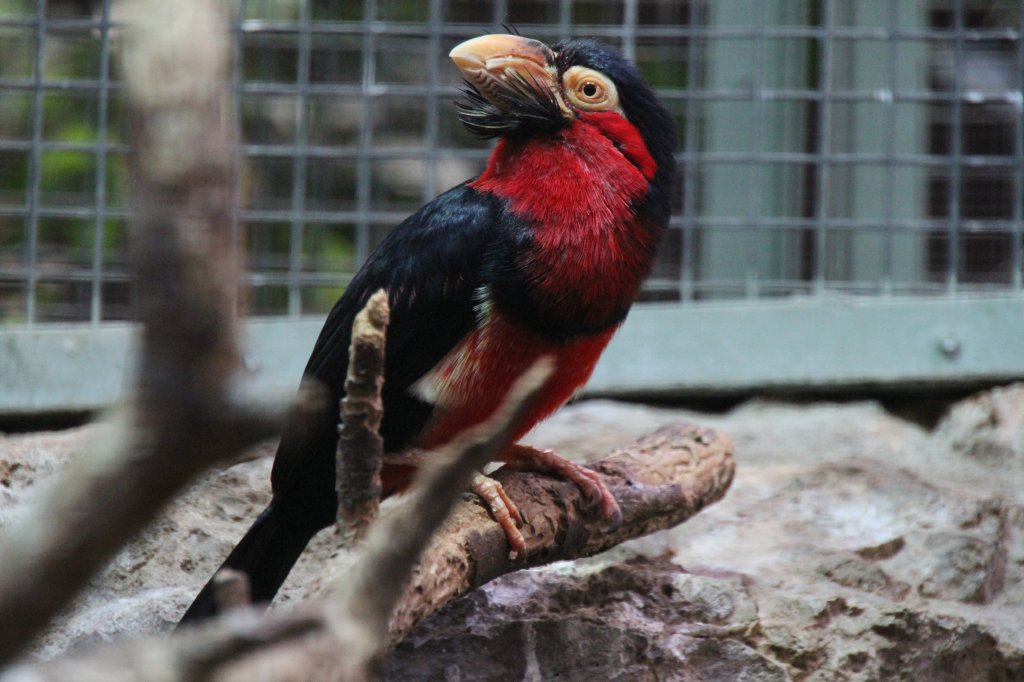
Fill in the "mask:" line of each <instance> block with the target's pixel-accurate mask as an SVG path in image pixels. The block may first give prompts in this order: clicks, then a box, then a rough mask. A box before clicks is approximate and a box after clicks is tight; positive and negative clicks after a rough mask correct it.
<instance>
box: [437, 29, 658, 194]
mask: <svg viewBox="0 0 1024 682" xmlns="http://www.w3.org/2000/svg"><path fill="white" fill-rule="evenodd" d="M449 56H450V57H451V58H452V60H453V61H454V62H455V64H456V66H458V68H459V70H460V71H461V72H462V76H463V78H464V79H465V81H466V83H467V85H468V86H469V87H467V88H466V89H465V90H464V95H465V97H464V99H463V100H462V101H460V102H458V103H457V104H456V106H457V108H458V113H459V119H460V120H461V121H462V123H463V124H464V125H465V126H466V127H467V128H468V129H469V130H470V131H471V132H472V133H473V134H475V135H477V136H479V137H483V138H492V137H502V138H509V139H515V138H522V137H534V136H537V135H544V134H548V135H552V134H557V133H558V132H559V131H561V130H564V129H565V128H568V127H571V126H573V125H575V124H577V123H578V122H582V123H584V124H588V125H591V126H593V127H594V128H595V129H597V130H599V131H600V132H601V133H602V134H604V135H605V136H606V137H608V138H610V139H611V141H612V142H613V143H614V144H615V146H616V147H617V148H618V149H619V150H620V151H621V152H622V153H623V154H624V155H626V156H627V157H630V158H631V159H632V160H634V161H635V162H636V163H637V165H638V166H643V167H641V170H642V171H643V172H644V175H645V176H647V178H648V180H650V181H652V184H653V185H654V186H655V187H658V188H659V189H661V190H662V191H663V192H664V193H665V194H667V192H668V186H669V185H670V184H671V182H672V177H673V174H674V165H675V164H674V161H673V156H672V155H673V152H674V150H675V127H674V124H673V122H672V119H671V117H670V116H669V114H668V112H667V111H666V110H665V109H664V107H662V105H661V104H660V103H659V102H658V100H657V98H656V97H655V95H654V92H653V91H652V90H651V88H650V86H649V85H648V84H647V83H646V82H645V81H644V79H643V77H642V76H641V75H640V73H639V72H638V71H637V69H636V67H634V66H633V65H632V64H631V63H630V62H629V61H628V60H627V59H626V58H625V57H623V56H622V54H620V53H619V52H618V51H617V50H615V49H614V48H612V47H609V46H607V45H604V44H602V43H599V42H597V41H595V40H587V39H573V40H566V41H562V42H560V43H557V44H555V45H553V46H551V47H548V46H547V45H545V44H544V43H542V42H540V41H537V40H531V39H529V38H524V37H522V36H518V35H504V34H495V35H485V36H480V37H478V38H473V39H471V40H467V41H465V42H463V43H460V44H459V45H457V46H456V47H455V48H454V49H453V50H452V51H451V53H450V54H449ZM638 143H641V144H642V145H643V146H644V149H643V150H638V149H636V147H637V144H638ZM642 152H645V153H642ZM651 162H653V164H652V163H651ZM658 203H662V202H658ZM666 203H667V200H666ZM666 208H667V205H666Z"/></svg>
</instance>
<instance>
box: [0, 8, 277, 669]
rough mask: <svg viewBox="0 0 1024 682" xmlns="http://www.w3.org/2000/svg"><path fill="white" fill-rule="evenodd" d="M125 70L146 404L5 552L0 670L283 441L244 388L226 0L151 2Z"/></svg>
mask: <svg viewBox="0 0 1024 682" xmlns="http://www.w3.org/2000/svg"><path fill="white" fill-rule="evenodd" d="M127 9H130V10H133V11H132V14H131V15H130V16H129V17H127V19H128V24H129V28H128V30H127V31H126V32H125V48H124V51H125V53H124V56H123V59H122V63H123V65H124V72H125V84H126V91H127V94H128V103H129V113H130V120H131V125H130V130H129V137H130V138H131V140H132V142H133V153H132V155H131V161H130V163H131V172H130V173H129V176H130V177H131V178H132V179H133V181H134V183H133V188H132V189H133V199H134V208H135V213H134V216H133V224H132V227H133V230H132V269H133V275H134V277H133V283H134V285H135V286H136V288H137V291H138V300H139V314H140V317H141V319H142V323H143V324H142V344H141V357H140V359H139V362H138V363H137V364H138V367H139V374H138V376H137V378H136V387H135V391H134V396H133V399H132V402H131V404H130V406H129V407H128V408H125V409H123V410H122V412H121V413H120V415H119V416H118V417H117V418H116V419H115V420H114V421H113V423H112V424H111V425H110V426H109V428H107V429H106V430H105V431H104V438H103V439H100V440H99V441H98V442H95V443H93V444H92V446H91V447H90V448H89V450H88V451H87V452H83V453H81V454H80V456H78V457H76V458H75V460H74V461H73V462H72V463H71V465H70V466H69V467H68V469H67V470H66V471H65V472H64V474H63V475H62V476H61V478H60V479H59V480H58V481H57V482H56V484H55V485H54V486H53V488H52V489H51V490H49V491H46V492H45V493H42V494H40V495H38V496H37V498H36V500H35V502H34V504H32V505H31V506H30V507H29V509H27V510H26V514H25V516H24V517H22V519H23V520H21V521H20V522H19V523H16V524H12V525H11V526H10V527H8V528H5V529H4V532H3V536H2V537H0V556H2V557H3V560H2V561H0V664H3V663H4V662H5V661H7V660H9V659H10V658H11V657H12V656H14V655H15V654H17V653H18V651H20V650H21V649H22V648H23V647H24V646H25V645H26V644H27V643H28V642H29V641H31V639H32V637H33V636H35V634H36V633H38V632H39V630H40V629H42V628H43V627H44V626H45V625H46V624H47V623H48V622H49V621H50V619H51V618H52V617H53V616H54V615H56V614H57V613H58V612H59V611H60V610H61V609H62V608H63V607H64V606H65V605H66V604H67V603H68V602H69V601H70V600H71V599H72V597H73V596H74V595H75V593H76V592H77V591H78V590H79V589H80V588H81V587H82V586H83V585H84V584H85V583H86V581H88V580H89V578H90V577H91V576H92V575H93V574H94V573H95V572H96V571H97V570H98V569H99V568H101V567H102V566H103V565H104V564H105V563H106V562H107V561H108V560H109V559H110V557H112V556H113V555H114V553H115V552H116V551H117V550H118V549H120V548H121V546H122V545H123V544H124V542H125V541H126V540H127V539H128V538H130V537H132V536H133V535H134V534H136V533H137V532H138V531H139V530H140V529H141V528H143V526H145V524H146V523H147V522H148V521H149V520H150V519H151V518H152V517H153V516H154V515H155V514H156V513H157V512H158V511H159V510H160V508H161V507H162V506H163V504H164V503H165V502H166V501H167V500H168V499H169V498H170V497H172V496H173V495H174V493H176V492H177V491H178V490H179V489H180V488H181V487H183V486H184V485H185V484H186V483H187V482H188V481H189V480H190V479H191V478H192V477H193V476H194V475H195V474H196V473H198V472H199V471H201V470H202V469H204V468H206V467H208V466H210V465H211V464H213V463H215V462H217V461H219V460H222V459H226V458H230V457H232V456H234V454H236V453H237V452H239V451H240V450H241V449H243V448H244V447H247V446H248V445H251V444H254V443H256V442H258V441H260V440H263V439H264V438H267V437H269V436H271V435H273V434H274V433H276V432H277V431H278V430H279V428H280V426H281V425H283V422H284V415H283V412H282V410H281V409H280V406H279V405H278V406H277V407H276V408H275V409H273V410H268V409H267V407H266V405H263V406H260V405H256V404H249V403H248V402H247V401H244V400H242V399H241V398H240V396H239V391H238V390H237V386H236V385H235V383H234V381H233V380H234V379H235V374H236V371H237V368H238V367H239V364H240V363H239V356H238V351H237V346H236V333H235V324H234V303H235V294H236V290H237V282H238V278H237V269H236V264H235V260H236V259H235V254H234V252H233V251H232V245H231V237H230V225H231V219H230V211H231V206H232V201H231V193H232V188H233V183H232V171H231V163H232V152H231V149H232V145H233V144H234V140H233V139H232V137H231V132H230V126H229V125H228V122H229V121H230V117H229V116H227V115H226V114H225V112H226V111H230V87H229V82H230V81H229V78H228V75H229V74H230V69H229V63H230V62H229V56H230V45H229V35H230V34H229V32H228V30H227V27H228V24H227V21H226V17H225V16H224V15H223V11H222V4H221V3H218V2H215V1H214V0H181V2H174V3H166V2H162V1H159V0H139V1H138V2H136V3H134V4H132V5H131V6H129V7H128V8H127Z"/></svg>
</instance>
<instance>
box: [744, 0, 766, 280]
mask: <svg viewBox="0 0 1024 682" xmlns="http://www.w3.org/2000/svg"><path fill="white" fill-rule="evenodd" d="M755 11H756V13H757V14H756V15H755V19H754V32H755V34H756V38H755V41H756V42H755V57H754V62H755V64H754V67H753V68H754V82H753V85H752V95H751V97H752V99H753V100H754V105H753V107H752V108H751V120H750V126H751V129H752V131H753V133H752V135H751V138H752V147H753V154H752V156H753V160H752V165H751V178H750V188H751V190H750V196H748V197H747V202H748V204H747V220H748V221H749V223H750V227H751V231H750V238H749V239H747V241H746V244H745V253H744V262H745V264H746V268H745V273H744V284H743V289H744V296H745V297H746V298H748V299H754V298H757V296H758V294H759V285H760V277H759V270H760V268H759V264H758V258H759V257H760V254H761V250H762V244H763V242H764V235H763V234H762V233H761V230H760V229H759V228H760V225H761V203H762V201H761V192H762V190H763V187H762V184H763V182H764V163H763V162H762V160H763V158H764V157H763V153H764V110H765V96H764V92H765V89H766V88H765V69H767V68H768V66H767V61H768V59H767V55H768V39H767V37H766V29H767V26H768V4H767V0H759V1H758V3H757V8H756V10H755Z"/></svg>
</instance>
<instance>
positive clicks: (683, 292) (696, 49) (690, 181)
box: [679, 3, 705, 303]
mask: <svg viewBox="0 0 1024 682" xmlns="http://www.w3.org/2000/svg"><path fill="white" fill-rule="evenodd" d="M702 11H703V9H702V6H701V5H700V4H699V3H691V4H690V15H689V17H690V22H691V23H692V22H694V21H696V22H698V23H700V24H704V23H705V21H704V16H703V14H701V15H700V17H699V18H698V19H695V17H696V16H698V13H699V12H702ZM700 64H701V62H700V41H699V40H698V39H697V38H695V37H692V36H691V37H689V38H687V39H686V91H687V92H688V93H691V94H693V93H695V92H696V91H697V89H698V87H699V83H700V81H701V80H702V78H701V76H700V72H699V68H700ZM685 106H686V109H685V116H686V123H685V125H686V135H685V138H684V141H683V154H684V155H685V156H686V157H688V159H689V160H688V161H684V162H683V163H682V169H683V215H682V217H683V218H684V219H686V218H697V210H698V206H697V174H698V172H699V170H698V169H699V161H698V160H697V157H698V155H699V152H700V149H699V147H700V138H699V137H698V126H699V125H700V123H699V122H700V115H701V111H702V109H701V107H700V104H699V102H698V100H697V98H696V97H688V98H687V99H686V105H685ZM680 229H681V230H682V239H680V248H681V249H682V253H681V254H680V281H679V298H680V300H681V301H682V302H684V303H685V302H690V301H693V298H694V296H693V292H694V289H693V283H694V281H695V280H696V277H697V272H696V269H697V268H696V264H697V254H696V250H697V234H696V230H695V229H694V226H693V224H692V223H684V224H683V225H682V226H681V228H680Z"/></svg>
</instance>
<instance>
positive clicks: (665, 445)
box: [0, 424, 735, 682]
mask: <svg viewBox="0 0 1024 682" xmlns="http://www.w3.org/2000/svg"><path fill="white" fill-rule="evenodd" d="M593 468H595V469H596V470H598V471H600V472H601V473H603V474H605V475H606V476H607V477H608V479H609V483H610V484H611V486H612V491H613V492H614V493H615V495H616V497H617V498H618V500H619V504H620V506H621V508H622V513H623V522H622V525H621V526H620V527H619V529H618V530H616V531H614V532H610V533H609V532H606V531H605V530H604V529H603V528H602V524H603V521H602V520H600V519H597V518H595V517H594V516H593V515H592V514H591V513H589V512H588V511H587V510H585V509H584V508H583V499H582V496H581V495H580V493H579V491H578V490H577V489H576V487H575V486H573V485H571V484H568V483H564V482H561V481H557V480H554V479H551V478H547V477H545V476H540V475H536V474H527V473H518V472H505V473H503V472H501V471H499V472H497V474H496V477H497V478H499V479H500V480H501V481H502V484H503V485H504V486H505V489H506V490H507V491H508V492H509V494H510V495H511V496H512V497H513V499H515V500H516V502H517V504H518V505H519V508H520V511H521V512H522V514H523V516H524V518H525V519H526V521H527V524H526V525H525V526H524V528H523V536H524V537H525V539H526V542H527V549H528V556H527V558H526V560H525V561H524V562H521V563H516V562H512V561H510V560H509V558H508V547H507V546H506V544H505V539H504V533H503V531H502V530H501V529H500V527H499V526H498V525H497V524H496V523H495V522H494V521H493V520H492V519H491V518H490V516H489V515H488V513H487V512H486V511H485V510H484V508H483V507H482V506H481V505H480V504H479V503H478V502H477V501H476V500H475V498H474V499H464V500H463V501H461V502H459V503H458V504H456V505H455V508H454V509H453V511H452V513H451V514H450V515H449V516H448V518H447V519H446V520H445V521H444V522H443V523H442V524H441V527H440V528H439V529H438V531H437V532H436V533H435V534H434V536H433V538H432V539H431V540H430V543H429V545H428V547H427V548H426V550H425V551H424V553H423V554H422V556H421V558H420V560H419V563H418V564H417V566H416V568H415V570H414V571H413V574H412V577H411V579H410V582H409V584H408V585H407V587H406V589H405V591H404V592H403V593H402V596H401V597H400V599H399V602H398V605H397V607H396V609H395V610H394V612H393V614H392V616H391V619H390V622H389V625H388V628H389V635H388V636H389V639H390V641H392V642H395V641H398V640H400V639H401V637H403V636H404V635H405V634H406V633H407V632H408V631H409V630H410V629H411V628H412V627H413V626H414V625H415V624H416V623H418V622H420V621H421V620H422V619H423V618H426V617H427V616H429V615H430V614H431V613H433V612H434V611H436V610H437V609H439V608H441V607H442V606H444V605H445V604H446V603H448V602H450V601H451V600H452V599H455V598H456V597H458V596H460V595H463V594H465V593H466V592H468V591H469V590H471V589H473V588H475V587H477V586H479V585H482V584H484V583H486V582H488V581H490V580H493V579H494V578H496V577H498V576H499V575H502V574H504V573H507V572H510V571H514V570H518V569H520V568H524V567H526V566H538V565H541V564H544V563H548V562H552V561H559V560H565V559H574V558H579V557H583V556H589V555H591V554H594V553H596V552H600V551H602V550H605V549H608V548H610V547H612V546H614V545H615V544H618V543H620V542H623V541H625V540H628V539H631V538H634V537H640V536H642V535H645V534H647V533H651V532H654V531H657V530H661V529H664V528H669V527H672V526H674V525H677V524H679V523H682V522H683V521H685V520H686V519H688V518H690V517H691V516H693V515H694V514H696V513H697V512H699V511H700V510H701V509H703V508H704V507H706V506H707V505H709V504H711V503H713V502H715V501H717V500H719V499H721V498H722V496H723V495H724V494H725V492H726V491H727V490H728V488H729V486H730V484H731V483H732V478H733V474H734V471H735V463H734V461H733V459H732V444H731V442H730V441H729V439H728V438H727V437H726V436H724V435H723V434H720V433H718V432H716V431H714V430H711V429H705V428H701V427H698V426H694V425H690V424H681V425H676V426H670V427H666V428H664V429H661V430H660V431H658V432H656V433H654V434H651V435H649V436H646V437H644V438H642V439H640V440H639V441H638V442H637V443H635V444H633V445H631V446H629V447H627V448H624V449H621V450H618V451H616V452H614V453H612V454H611V455H610V456H609V457H607V458H605V459H602V460H600V461H598V462H596V463H595V464H594V465H593ZM411 502H413V501H412V500H410V501H407V503H406V504H405V505H402V506H401V507H399V508H398V509H395V510H392V514H395V515H397V514H401V513H402V511H403V509H404V508H412V507H413V505H412V504H410V503H411ZM385 518H387V517H385ZM382 523H383V521H382ZM370 546H373V542H372V541H370V542H368V547H370ZM328 572H329V573H330V574H332V575H335V574H337V575H340V574H342V573H343V572H344V567H343V566H333V567H331V568H330V569H329V571H328ZM331 582H332V581H331V580H330V579H323V580H321V581H320V582H319V585H313V586H312V590H313V592H314V593H319V594H323V593H324V592H326V591H327V590H328V589H329V587H330V585H331ZM324 609H325V606H324V598H323V597H322V596H321V597H316V596H314V597H313V598H311V599H310V600H308V601H307V602H306V603H304V604H303V605H301V606H300V607H299V608H297V609H296V610H294V611H290V612H284V613H281V612H276V611H271V612H270V613H269V614H267V615H266V616H265V617H264V618H263V619H262V620H261V619H257V618H256V617H255V614H253V613H250V612H242V613H236V614H233V615H229V616H226V617H222V618H219V619H217V620H216V621H213V622H211V623H210V624H209V625H206V626H203V627H199V628H195V629H194V632H189V633H182V635H187V636H188V637H189V639H187V640H185V639H183V637H182V635H179V634H175V635H174V636H172V637H170V638H167V639H155V638H150V639H145V640H141V641H139V642H132V643H122V644H119V645H116V646H115V647H108V648H101V649H99V650H98V651H96V652H94V653H93V654H91V655H86V656H84V657H77V658H71V659H65V660H62V661H56V662H53V663H46V664H39V665H35V666H32V667H31V668H21V669H15V670H12V671H11V673H10V675H9V676H5V677H2V678H0V679H2V682H28V680H32V681H41V680H47V681H53V682H57V681H67V682H71V681H72V680H73V681H74V682H89V681H90V680H97V681H98V680H105V679H110V677H109V674H110V671H111V670H112V669H116V670H117V671H118V673H119V677H118V679H120V680H124V681H125V682H128V681H131V680H150V679H154V678H153V677H152V676H150V675H147V674H146V673H147V672H148V673H151V672H152V667H151V666H150V667H147V668H145V669H144V668H143V667H142V664H141V663H140V662H139V661H140V660H141V659H143V658H147V657H153V658H155V660H159V661H161V662H162V665H164V670H165V671H177V672H169V673H168V674H166V675H162V676H161V677H160V679H165V680H185V679H190V678H188V677H186V676H184V675H183V674H179V673H180V672H181V671H184V670H187V671H189V673H190V674H192V675H193V676H194V677H197V676H198V673H199V672H202V674H203V675H204V676H206V678H207V679H211V680H217V681H219V682H226V681H227V680H246V681H249V680H254V681H255V680H279V679H294V680H304V679H310V678H311V677H312V676H314V675H316V674H322V673H323V672H324V670H325V669H329V670H333V671H337V670H338V665H339V663H340V662H343V659H344V657H346V656H348V655H351V652H349V651H348V650H346V649H343V648H341V647H339V645H338V640H337V639H336V638H335V636H334V635H333V634H332V632H331V630H330V628H329V627H328V626H327V620H326V617H325V615H324V613H325V611H324ZM196 642H202V647H203V652H204V653H203V654H202V655H201V656H199V654H198V653H197V652H196V650H195V648H194V645H195V643H196ZM135 647H138V649H137V650H136V649H134V648H135ZM126 648H128V649H130V650H132V651H135V653H132V654H130V655H129V654H126V653H125V650H126ZM143 648H145V650H146V651H148V652H151V653H150V654H148V655H147V656H143V655H142V654H141V653H140V652H141V651H142V650H143ZM254 651H258V652H259V654H258V655H257V656H252V655H251V654H253V652H254ZM115 657H116V660H117V661H118V667H116V668H115V667H114V666H113V664H112V663H111V661H112V660H113V659H114V658H115ZM185 657H187V659H188V661H189V663H188V665H187V666H186V665H184V664H183V663H182V660H183V659H184V658H185ZM198 661H203V662H205V663H206V664H209V665H208V667H205V668H204V667H202V666H200V665H198V664H197V662H198ZM227 662H231V665H230V666H223V667H217V666H221V665H222V664H224V663H227ZM214 663H215V664H216V666H214V665H213V664H214ZM194 677H193V679H194ZM342 679H344V678H342ZM348 679H352V678H348Z"/></svg>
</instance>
